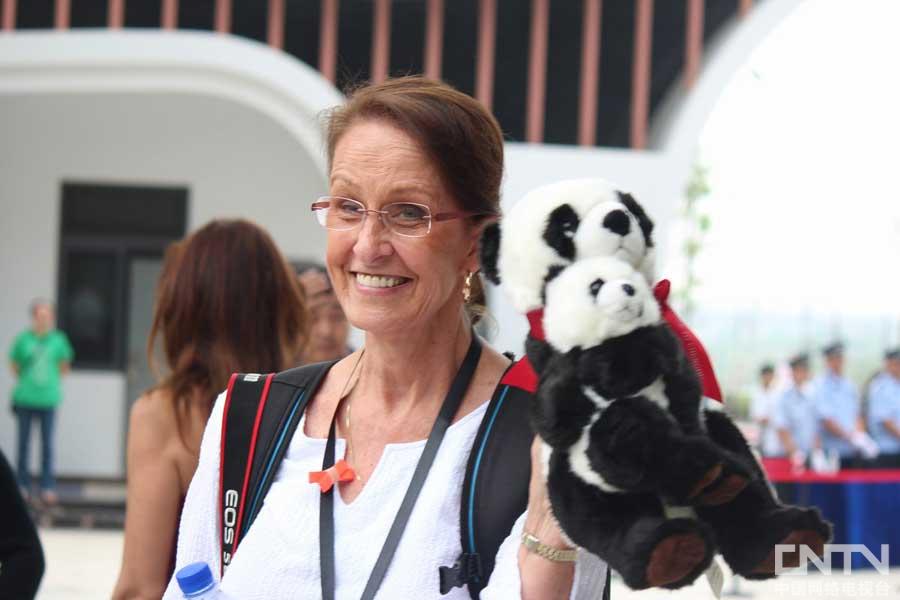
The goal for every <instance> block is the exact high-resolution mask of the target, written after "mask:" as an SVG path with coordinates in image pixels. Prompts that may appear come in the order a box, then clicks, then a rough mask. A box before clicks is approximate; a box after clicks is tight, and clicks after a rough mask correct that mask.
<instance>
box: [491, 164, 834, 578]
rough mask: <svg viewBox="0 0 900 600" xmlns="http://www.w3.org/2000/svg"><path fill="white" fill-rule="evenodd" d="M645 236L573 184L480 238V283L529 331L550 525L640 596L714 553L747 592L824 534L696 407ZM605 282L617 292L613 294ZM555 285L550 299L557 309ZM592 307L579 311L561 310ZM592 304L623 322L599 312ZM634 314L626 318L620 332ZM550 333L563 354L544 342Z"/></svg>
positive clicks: (810, 513) (718, 417)
mask: <svg viewBox="0 0 900 600" xmlns="http://www.w3.org/2000/svg"><path fill="white" fill-rule="evenodd" d="M501 231H502V235H501ZM652 233H653V223H652V221H651V220H650V218H649V217H648V216H647V214H646V212H645V211H644V209H643V207H641V206H640V204H639V203H638V202H637V201H636V200H635V199H634V197H633V196H632V195H631V194H628V193H627V192H624V191H622V190H620V189H618V188H617V187H616V186H614V185H613V184H610V183H608V182H606V181H604V180H601V179H582V180H573V181H563V182H558V183H555V184H551V185H547V186H543V187H541V188H537V189H536V190H534V191H532V192H531V193H529V194H528V195H526V196H525V197H523V198H522V199H521V200H520V201H519V202H517V203H516V204H515V205H513V207H512V209H511V210H509V211H508V212H507V214H506V215H505V216H504V219H503V220H502V222H501V224H500V225H497V226H494V227H492V228H489V229H488V230H487V231H486V232H485V236H484V238H483V240H482V268H483V271H484V273H485V274H486V275H487V277H488V279H489V280H491V281H492V282H493V283H495V284H501V282H502V285H503V287H504V289H505V291H506V292H507V293H508V295H509V297H510V299H511V300H512V304H513V306H514V307H515V308H516V309H517V310H519V311H520V312H522V313H525V314H526V315H527V316H528V318H529V322H530V324H531V331H530V333H529V335H528V337H527V339H526V343H525V348H526V354H527V357H528V359H529V360H530V363H531V364H532V365H533V368H534V370H535V371H536V372H537V374H538V375H539V376H540V385H541V388H540V393H539V394H538V395H537V396H536V401H535V406H534V407H533V422H534V423H535V427H536V429H537V430H538V432H539V433H540V435H541V436H542V438H543V439H544V441H545V442H546V443H547V448H548V452H547V457H546V458H547V459H548V461H549V465H548V467H549V473H550V474H551V475H552V476H551V477H549V478H548V487H549V488H550V494H551V498H554V502H553V503H554V512H555V513H556V514H557V517H558V518H559V520H560V523H561V524H562V525H563V529H564V530H565V531H567V533H569V535H570V537H571V538H572V540H573V541H574V542H575V543H576V544H578V545H580V546H583V547H585V548H587V549H588V550H590V551H592V552H595V553H596V554H598V555H600V556H601V557H603V558H605V559H607V560H608V562H609V563H610V564H611V565H612V566H613V568H615V569H617V570H619V571H620V573H621V574H622V575H623V577H624V578H625V581H626V583H627V584H628V585H629V586H631V587H633V588H636V589H639V588H644V587H649V586H654V585H661V586H664V587H670V588H671V587H679V586H680V585H684V584H686V583H687V582H689V581H691V580H693V578H694V577H696V574H697V573H698V572H701V571H702V569H703V565H705V564H708V562H709V559H710V558H711V556H712V553H713V551H714V550H718V551H719V552H721V553H722V555H723V556H724V557H725V559H726V561H727V562H728V563H729V565H730V566H731V567H732V568H733V569H734V571H735V572H737V573H740V574H742V575H743V576H745V577H746V578H750V579H765V578H770V577H774V576H775V564H774V545H775V544H778V543H784V544H791V543H793V544H798V543H799V544H807V545H809V546H810V547H811V548H813V549H814V550H815V551H816V552H818V553H819V554H820V555H821V553H822V547H823V544H824V543H826V542H827V541H828V539H829V538H830V527H829V526H828V524H827V523H825V522H824V521H823V520H822V519H821V516H820V515H819V514H818V513H817V512H816V511H814V510H806V509H800V508H797V507H792V506H784V505H782V504H781V503H780V502H779V501H778V500H777V498H776V497H775V496H774V493H773V492H772V489H771V485H770V484H769V483H768V481H767V479H766V476H765V473H764V472H763V470H762V469H761V467H760V465H759V464H758V462H757V460H756V459H755V457H754V455H753V453H752V451H751V450H750V447H749V445H748V444H747V442H746V440H745V439H744V437H743V435H742V434H741V432H740V431H739V430H738V428H737V427H736V426H735V425H734V423H733V422H732V421H731V420H730V419H729V418H728V416H727V415H726V414H725V413H724V412H723V411H720V410H701V409H700V400H699V388H698V382H697V378H696V375H694V374H693V373H692V372H691V369H690V367H689V366H688V365H687V363H686V361H685V360H684V356H683V353H682V352H680V349H679V347H678V346H679V342H678V340H675V339H674V338H673V336H672V335H671V331H667V329H669V328H667V327H666V326H665V325H664V324H663V323H660V321H659V307H658V306H657V305H656V302H655V300H654V299H653V298H652V296H651V295H650V294H649V293H648V290H649V286H648V283H649V282H652V281H653V280H654V279H653V278H654V273H653V253H654V243H653V238H652ZM595 257H606V258H607V259H611V258H616V259H618V261H613V262H606V263H603V262H600V263H597V264H596V265H594V266H593V267H591V268H596V269H598V270H601V269H602V270H606V276H605V277H604V276H603V275H601V274H600V273H595V274H588V272H587V271H585V269H588V267H582V266H581V262H582V261H586V260H588V259H592V258H595ZM621 263H626V264H625V265H623V264H621ZM628 267H631V271H630V272H629V270H628ZM570 269H573V270H572V272H571V274H569V275H567V276H566V277H565V278H564V279H562V280H561V281H562V282H564V281H569V284H568V286H571V287H572V289H568V288H567V286H566V285H564V284H563V283H561V282H556V281H555V280H556V279H557V278H558V277H560V276H561V274H562V273H564V272H566V271H568V270H570ZM576 274H579V275H576ZM616 274H618V275H616ZM614 275H615V276H614ZM579 277H580V278H581V279H584V281H581V280H580V279H579ZM616 277H618V278H619V279H623V280H624V281H625V282H624V283H622V282H621V281H620V284H619V285H618V287H617V286H616V285H613V286H610V285H609V282H610V280H616ZM585 278H588V279H585ZM576 280H578V282H577V283H576V282H575V281H576ZM585 285H587V288H586V289H587V292H589V293H590V294H593V291H592V290H593V289H596V294H593V295H590V296H589V294H588V293H586V292H585V290H584V289H582V288H584V286H585ZM625 285H627V286H629V287H628V288H625V287H623V286H625ZM592 286H593V287H592ZM551 287H553V288H554V289H556V290H558V292H557V295H558V296H559V300H558V301H556V302H553V303H551V302H550V299H549V297H548V296H549V294H550V289H551ZM629 290H633V291H634V295H630V294H629ZM588 297H590V298H593V300H592V302H589V303H586V304H583V305H579V306H582V309H583V310H581V311H580V313H579V311H578V310H575V307H573V306H572V303H576V304H577V303H578V302H587V301H586V300H585V299H586V298H588ZM611 298H616V300H615V301H612V302H611V303H606V301H607V300H610V299H611ZM601 300H602V301H603V302H604V304H603V305H604V306H607V307H610V306H620V309H619V310H621V311H622V312H618V313H613V314H605V313H603V311H601V310H599V308H598V307H599V304H598V303H599V302H601ZM545 303H546V304H547V307H546V311H550V312H551V313H552V318H551V317H550V315H547V314H545V312H546V311H545V306H544V305H545ZM553 305H555V307H554V308H552V306H553ZM576 313H577V314H582V317H576V316H575V314H576ZM604 314H605V316H604ZM629 315H636V317H635V318H636V319H637V320H636V321H634V322H630V323H629V321H628V319H627V318H626V317H628V316H629ZM583 319H588V321H585V320H583ZM617 319H618V320H617ZM623 319H624V320H623ZM587 322H591V323H593V325H591V326H586V323H587ZM600 325H602V327H601V329H600V330H596V329H595V328H596V327H598V326H600ZM545 327H546V328H549V331H552V332H553V333H552V335H553V338H554V340H556V343H557V344H558V346H556V347H554V346H553V345H552V344H550V343H548V342H547V340H546V339H545V331H544V329H545ZM604 328H605V329H604ZM549 331H548V333H549ZM626 331H627V333H624V332H626ZM579 336H580V337H579ZM600 340H603V341H602V342H601V341H600ZM587 349H590V350H589V351H588V350H587ZM663 373H665V374H666V375H665V377H663V376H662V374H663ZM704 384H705V382H704ZM667 386H668V387H667ZM616 397H628V398H629V402H618V401H616V402H613V401H612V398H616ZM676 398H677V401H673V399H676ZM606 402H610V404H609V405H608V406H603V405H604V404H605V403H606ZM601 415H602V417H601ZM626 424H627V425H626ZM629 428H633V430H634V431H641V432H655V433H652V436H653V437H652V439H653V440H654V441H653V442H652V443H651V442H650V441H649V440H650V439H651V437H649V436H651V433H647V436H648V437H643V438H642V437H641V436H640V435H624V432H628V431H631V429H629ZM609 431H615V432H616V434H615V435H611V434H608V432H609ZM604 432H606V433H604ZM589 433H590V435H589ZM591 440H593V444H591V443H590V442H591ZM625 440H627V441H625ZM604 444H605V445H604ZM664 448H665V449H668V451H666V452H662V451H661V450H660V449H664ZM549 449H552V451H549ZM608 456H616V460H610V459H609V458H608ZM572 457H576V458H574V464H575V465H577V466H573V464H572V461H570V458H572ZM603 457H607V458H603ZM591 461H593V463H592V462H591ZM678 461H681V462H678ZM676 462H678V465H677V468H676V466H674V463H676ZM566 465H568V467H566V468H563V467H565V466H566ZM662 465H667V467H666V468H664V469H663V468H661V467H662ZM566 469H568V470H566ZM566 473H568V474H569V476H566V477H564V476H565V475H566ZM615 490H628V493H623V492H616V491H615ZM635 493H638V494H642V495H641V500H640V502H637V503H635V498H633V497H632V496H634V494H635ZM678 503H682V504H681V505H679V504H678ZM684 503H687V504H689V505H691V506H693V508H692V513H691V515H690V516H689V517H683V518H681V519H666V518H665V517H666V514H667V513H670V512H671V510H673V509H671V507H673V506H683V505H684ZM597 507H604V508H602V509H599V508H597ZM666 507H670V508H666ZM635 511H637V512H635ZM647 511H650V512H649V513H647ZM654 511H655V512H654ZM682 512H683V511H682ZM651 514H652V515H655V516H648V515H651ZM628 515H638V516H639V518H638V521H637V523H639V524H636V525H635V526H634V528H632V529H631V530H628V531H625V530H624V529H622V528H621V527H619V528H616V527H615V525H616V523H615V522H613V521H616V522H618V521H619V520H622V519H623V518H627V517H628ZM648 519H649V520H648ZM662 521H665V524H663V523H662ZM657 526H658V527H657ZM610 528H612V529H610ZM712 531H714V532H715V535H714V536H713V537H711V532H712ZM623 536H624V537H623ZM712 539H715V541H716V543H715V546H713V545H711V540H712ZM663 542H665V543H663ZM626 547H628V548H630V550H629V552H630V553H629V554H623V553H622V549H623V548H626ZM665 557H670V558H668V559H667V558H665ZM783 558H784V562H783V564H784V565H785V566H786V567H790V566H793V565H796V564H799V557H798V556H797V555H796V554H793V555H791V554H786V555H784V557H783ZM647 560H650V562H649V563H648V562H647ZM648 565H653V569H649V567H648ZM688 567H690V568H688ZM648 569H649V570H648Z"/></svg>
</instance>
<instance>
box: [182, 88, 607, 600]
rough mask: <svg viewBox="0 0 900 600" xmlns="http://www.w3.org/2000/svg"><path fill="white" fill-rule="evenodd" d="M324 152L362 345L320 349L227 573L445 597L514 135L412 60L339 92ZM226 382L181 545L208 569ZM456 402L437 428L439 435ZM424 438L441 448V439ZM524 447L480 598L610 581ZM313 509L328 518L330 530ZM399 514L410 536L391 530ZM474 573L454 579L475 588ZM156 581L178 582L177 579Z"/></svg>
mask: <svg viewBox="0 0 900 600" xmlns="http://www.w3.org/2000/svg"><path fill="white" fill-rule="evenodd" d="M327 152H328V162H329V187H330V189H329V193H328V196H325V197H322V198H319V199H318V200H316V201H315V202H313V203H312V209H313V212H314V214H315V217H316V220H317V222H318V223H319V224H320V225H321V226H323V227H324V228H325V229H326V230H327V249H326V256H325V262H326V266H327V269H328V275H329V277H330V279H331V283H332V286H333V288H334V293H335V296H336V297H337V299H338V301H339V302H340V304H341V306H342V308H343V309H344V313H345V314H346V315H347V318H348V319H349V321H350V323H351V324H352V325H354V326H355V327H357V328H359V329H361V330H363V331H364V332H365V346H364V347H363V348H361V349H359V350H357V351H355V352H353V353H352V354H351V355H350V356H347V357H345V358H342V359H341V360H339V361H337V362H335V363H333V364H330V365H325V366H323V367H320V368H327V372H325V374H324V377H323V378H322V380H321V384H320V385H318V387H315V388H313V389H311V390H309V398H310V400H309V403H308V405H307V408H306V412H305V414H304V416H303V420H302V421H301V422H300V424H299V425H298V427H297V430H296V433H295V434H294V435H293V438H292V440H291V441H290V445H289V446H288V449H287V454H286V455H285V458H284V460H283V462H282V463H281V465H280V467H279V469H278V472H277V474H276V476H275V479H274V483H273V484H272V486H271V488H269V491H268V494H267V495H266V497H265V501H264V503H263V505H262V508H261V510H260V511H259V513H258V514H257V515H256V517H255V520H254V521H253V527H252V528H250V529H249V530H248V532H247V534H246V536H245V537H243V538H242V540H241V545H240V547H239V548H238V550H237V551H236V552H235V553H234V555H233V556H232V557H231V561H230V563H229V566H228V570H227V571H225V573H224V576H223V577H222V579H221V589H222V590H223V591H224V592H225V594H226V595H227V596H228V597H230V598H241V599H242V600H250V599H254V598H258V599H262V598H265V599H267V600H275V599H280V598H319V597H326V598H327V597H333V598H340V599H351V598H352V599H357V598H360V597H362V598H372V597H373V596H374V595H375V594H376V593H377V597H378V598H398V599H399V598H441V593H440V591H439V589H440V587H441V586H440V581H439V579H440V576H439V568H440V567H441V566H446V565H451V564H453V563H454V561H455V560H456V559H457V557H459V556H460V555H461V551H462V546H461V540H460V510H461V490H462V482H463V478H464V474H465V470H466V464H467V460H468V458H469V455H470V451H471V450H472V445H473V440H474V439H475V436H476V432H477V431H478V429H479V427H480V425H481V423H482V421H485V422H490V421H491V418H490V416H488V412H487V405H488V403H489V400H490V399H491V398H492V396H493V395H494V394H495V392H496V390H497V389H498V388H499V387H500V386H499V384H500V382H501V378H502V377H503V376H504V373H505V372H506V370H507V369H508V367H509V365H510V362H509V360H508V359H507V358H506V357H504V356H503V355H502V354H500V353H498V352H496V351H495V350H493V349H491V348H490V347H488V346H486V345H483V344H482V343H481V342H480V341H479V340H478V336H477V335H476V334H475V333H474V332H473V329H472V325H473V321H474V320H476V319H477V316H478V314H479V313H480V310H481V308H482V307H481V306H480V305H479V304H478V303H477V302H476V299H477V298H480V297H482V296H483V295H482V291H481V282H480V276H479V275H478V269H479V256H478V255H479V252H478V245H479V238H480V235H481V232H482V230H483V228H484V226H485V225H486V224H487V223H489V222H490V221H491V220H493V219H496V218H497V217H498V216H499V202H500V183H501V180H502V177H503V136H502V133H501V131H500V127H499V126H498V124H497V121H496V120H495V119H494V118H493V116H492V115H491V114H490V113H489V112H488V111H487V110H486V109H485V108H484V107H483V106H482V105H481V104H479V103H478V102H477V101H476V100H474V99H473V98H471V97H469V96H467V95H465V94H463V93H460V92H458V91H456V90H455V89H453V88H451V87H450V86H448V85H446V84H444V83H441V82H437V81H432V80H429V79H425V78H422V77H403V78H398V79H394V80H388V81H386V82H384V83H381V84H376V85H372V86H368V87H363V88H361V89H359V90H357V91H356V92H354V93H353V94H352V95H351V96H350V97H349V99H348V101H347V103H346V104H344V105H343V106H340V107H338V108H336V109H335V110H334V111H333V112H332V113H331V114H330V116H329V118H328V122H327ZM311 200H312V199H311ZM298 218H299V217H298ZM223 398H224V396H220V397H219V399H218V401H217V402H216V406H215V408H214V409H213V413H212V415H211V417H210V421H209V426H208V427H207V430H206V433H205V434H204V438H203V445H202V447H201V451H200V464H199V466H198V468H197V473H196V475H195V476H194V481H193V482H192V483H191V487H190V490H189V492H188V496H187V500H186V503H185V512H184V517H183V520H182V527H181V531H180V532H179V538H178V560H177V564H178V565H179V566H183V565H186V564H189V563H191V562H195V561H207V562H209V563H210V566H211V568H212V570H213V572H214V573H216V574H219V573H220V572H221V571H220V569H221V552H220V550H219V536H218V534H219V531H218V528H217V525H216V523H217V518H216V515H217V513H216V506H217V495H216V494H217V485H218V480H217V477H218V470H219V468H218V463H219V453H220V443H221V435H220V431H221V424H222V417H223V411H224V406H223ZM526 404H527V403H526ZM519 408H520V409H524V408H526V406H524V405H523V406H521V407H519ZM448 413H449V415H450V417H449V418H447V419H446V420H445V421H443V422H444V423H445V424H449V425H448V427H447V428H446V429H445V430H443V432H444V433H443V437H442V438H441V437H440V435H438V436H437V437H434V432H435V431H440V430H441V428H440V426H439V424H440V423H441V422H442V419H443V418H444V417H445V416H446V415H447V414H448ZM438 415H441V416H440V417H438ZM430 432H431V433H430ZM426 438H428V442H426ZM326 440H327V441H326ZM434 440H437V442H436V443H432V442H433V441H434ZM426 447H427V448H430V449H434V448H435V447H437V451H436V454H432V453H431V452H426V451H425V450H424V449H425V448H426ZM526 447H527V442H526ZM329 448H331V449H332V450H334V452H329ZM531 448H532V454H531V458H532V461H531V471H530V473H531V477H530V481H529V480H527V479H528V478H527V476H526V477H523V478H522V480H521V481H516V482H515V484H516V485H519V486H521V489H522V490H523V495H524V496H526V497H527V510H525V511H524V512H522V513H521V514H512V515H511V518H510V519H509V528H510V529H507V531H509V535H508V536H507V537H506V540H505V541H503V542H502V544H501V545H500V547H499V551H498V552H497V553H496V561H495V566H494V568H493V572H492V574H491V575H490V578H489V581H488V582H487V586H486V587H484V589H482V590H481V592H480V593H481V598H482V599H484V600H487V599H489V598H540V599H541V600H554V599H558V598H599V597H600V594H601V591H602V590H603V583H604V579H605V576H606V569H605V568H604V565H603V564H602V563H601V562H600V561H599V560H598V559H596V558H595V557H592V556H590V555H588V554H587V553H583V552H580V551H578V552H576V551H575V550H574V549H573V548H571V546H570V545H569V542H568V541H567V540H566V539H565V537H564V536H563V534H562V532H561V531H560V530H559V527H558V526H557V525H556V522H555V520H554V518H553V516H552V514H551V513H550V508H549V502H548V501H547V497H546V492H545V486H544V482H543V477H542V475H541V462H542V461H541V460H540V459H539V457H538V454H539V453H538V452H536V451H535V449H536V448H539V446H536V445H534V444H531ZM502 450H503V448H501V449H500V451H499V452H498V453H495V454H492V455H491V456H490V457H489V459H488V460H491V461H494V460H498V461H506V460H513V461H515V460H525V461H527V460H528V456H527V450H525V451H524V452H523V453H525V454H526V456H508V455H504V454H503V453H502ZM330 454H335V457H343V459H342V461H343V467H341V470H340V477H339V482H337V483H336V484H335V483H332V484H331V485H327V484H323V483H321V482H322V474H323V473H325V474H326V475H327V476H329V477H333V473H332V472H331V471H332V470H334V471H335V472H338V471H337V470H336V469H337V464H335V466H334V467H331V470H328V469H327V467H328V466H329V465H331V464H334V463H332V462H331V460H330V458H329V455H330ZM323 457H324V460H323ZM429 460H431V462H430V466H428V467H427V477H426V478H425V479H424V483H423V484H422V487H421V488H420V489H419V493H418V496H417V497H416V496H415V493H413V494H412V496H410V495H408V493H409V492H408V490H415V489H417V487H414V486H413V483H411V482H418V481H420V480H419V479H418V478H416V479H414V478H413V473H414V472H424V471H425V470H426V467H422V466H421V465H429V462H428V461H429ZM345 467H349V470H347V469H346V468H345ZM320 469H326V470H324V471H320ZM526 472H527V471H526ZM348 474H349V476H348ZM310 481H315V482H317V483H319V485H315V484H314V483H310ZM529 484H530V485H529ZM326 488H327V489H326ZM326 498H328V500H327V501H326ZM331 498H333V501H332V500H331ZM407 498H414V500H412V505H411V506H412V508H411V509H410V511H409V512H407V510H406V508H404V510H403V511H400V507H401V505H403V506H404V507H409V506H410V504H409V503H408V502H407V500H406V499H407ZM415 498H417V499H415ZM523 504H524V502H523ZM323 507H330V508H323ZM522 508H525V507H524V506H523V507H522ZM519 510H521V509H519ZM322 511H324V512H322ZM329 511H331V516H330V518H329V516H328V512H329ZM317 516H318V518H317ZM320 520H321V521H320ZM320 522H322V523H324V524H326V525H328V523H330V522H333V527H330V528H329V527H325V528H322V529H321V530H320V528H319V523H320ZM403 522H405V529H403V528H402V527H400V529H402V534H401V535H400V536H399V538H398V537H397V535H392V533H393V532H396V531H398V529H397V528H395V526H397V524H398V523H403ZM389 532H392V533H389ZM394 542H397V543H396V545H394ZM320 548H321V549H322V550H320ZM385 552H386V553H385ZM385 556H388V557H389V558H387V561H388V563H387V569H386V571H385V570H384V568H383V566H384V564H385V563H384V562H383V561H382V559H381V557H385ZM390 557H392V558H390ZM490 558H491V559H493V557H490ZM491 562H494V561H493V560H492V561H491ZM329 573H330V575H329ZM331 575H333V577H332V576H331ZM477 583H478V584H479V588H480V587H481V586H483V585H484V582H483V581H481V580H478V581H477ZM467 585H468V582H467V583H466V585H463V586H462V587H451V588H449V589H448V590H445V591H446V595H445V596H443V597H444V598H448V599H455V600H461V599H463V598H469V597H470V591H469V589H468V588H467ZM364 590H365V591H364ZM373 590H374V591H373ZM472 593H473V595H474V594H476V593H477V592H472ZM165 597H166V598H167V599H170V600H174V599H176V598H178V597H179V596H178V589H177V584H176V583H175V582H170V584H169V588H168V589H167V593H166V596H165Z"/></svg>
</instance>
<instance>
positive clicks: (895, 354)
mask: <svg viewBox="0 0 900 600" xmlns="http://www.w3.org/2000/svg"><path fill="white" fill-rule="evenodd" d="M884 358H885V360H900V347H898V348H891V349H890V350H888V351H887V352H885V353H884Z"/></svg>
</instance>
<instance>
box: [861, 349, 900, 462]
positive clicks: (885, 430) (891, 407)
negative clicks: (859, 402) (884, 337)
mask: <svg viewBox="0 0 900 600" xmlns="http://www.w3.org/2000/svg"><path fill="white" fill-rule="evenodd" d="M868 400H869V415H868V426H869V433H870V434H871V435H872V437H873V438H874V439H875V443H876V444H878V449H879V450H880V451H881V455H880V456H879V466H883V467H893V468H900V348H894V349H892V350H888V351H887V352H885V354H884V370H883V371H882V372H881V373H879V374H878V375H877V376H876V377H875V379H873V380H872V383H871V384H869V394H868Z"/></svg>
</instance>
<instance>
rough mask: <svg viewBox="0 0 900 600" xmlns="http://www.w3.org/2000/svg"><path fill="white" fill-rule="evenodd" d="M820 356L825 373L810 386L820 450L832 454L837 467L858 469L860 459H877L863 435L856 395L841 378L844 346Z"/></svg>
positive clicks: (831, 347) (830, 348)
mask: <svg viewBox="0 0 900 600" xmlns="http://www.w3.org/2000/svg"><path fill="white" fill-rule="evenodd" d="M822 354H823V356H824V357H825V372H824V373H823V374H822V375H821V376H820V377H819V378H818V379H817V380H816V382H815V384H814V389H815V400H816V411H817V412H818V415H819V434H820V436H821V438H822V448H823V450H825V453H826V454H827V455H828V456H829V457H830V456H833V455H835V454H836V455H837V456H838V457H839V458H840V463H841V467H843V468H846V467H850V468H852V467H858V466H861V463H862V461H861V459H862V458H863V457H865V458H873V457H874V456H875V455H877V453H878V451H877V447H876V446H875V444H874V442H872V439H871V438H870V437H869V436H868V435H866V434H865V433H864V432H863V424H862V419H861V415H860V402H859V392H858V391H857V389H856V386H855V385H854V384H853V382H852V381H850V380H849V379H847V377H845V376H844V345H843V344H842V343H840V342H835V343H832V344H829V345H828V346H826V347H825V348H823V349H822Z"/></svg>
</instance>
